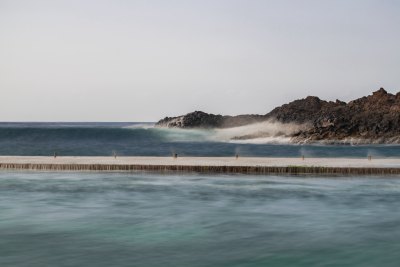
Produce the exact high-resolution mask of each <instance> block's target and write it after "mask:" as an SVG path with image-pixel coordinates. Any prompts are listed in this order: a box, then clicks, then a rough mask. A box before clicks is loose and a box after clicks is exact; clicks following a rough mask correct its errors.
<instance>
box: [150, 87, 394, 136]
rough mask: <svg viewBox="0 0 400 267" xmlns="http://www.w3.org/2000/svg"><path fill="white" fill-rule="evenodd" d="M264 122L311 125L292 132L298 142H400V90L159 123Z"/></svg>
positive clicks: (224, 124) (192, 115)
mask: <svg viewBox="0 0 400 267" xmlns="http://www.w3.org/2000/svg"><path fill="white" fill-rule="evenodd" d="M263 121H270V122H274V121H275V122H279V123H281V124H297V125H303V126H304V125H307V127H299V129H301V130H298V131H297V132H294V133H293V134H292V136H291V137H292V140H293V141H294V142H315V141H326V142H336V141H342V142H347V141H350V140H351V142H360V143H400V93H397V94H396V95H393V94H390V93H388V92H386V91H385V90H384V89H383V88H380V89H379V90H378V91H376V92H374V93H373V94H372V95H369V96H366V97H362V98H359V99H356V100H353V101H350V102H349V103H345V102H342V101H339V100H336V101H335V102H332V101H325V100H321V99H319V98H318V97H315V96H308V97H306V98H304V99H299V100H295V101H293V102H290V103H288V104H285V105H282V106H280V107H277V108H275V109H273V110H272V111H271V112H269V113H267V114H265V115H240V116H222V115H214V114H208V113H204V112H201V111H196V112H193V113H189V114H187V115H184V116H179V117H174V118H168V117H167V118H165V119H163V120H161V121H159V122H158V123H157V124H156V126H158V127H179V128H230V127H237V126H243V125H247V124H254V123H257V122H263ZM250 136H252V135H250ZM253 137H254V136H253ZM239 138H240V137H239Z"/></svg>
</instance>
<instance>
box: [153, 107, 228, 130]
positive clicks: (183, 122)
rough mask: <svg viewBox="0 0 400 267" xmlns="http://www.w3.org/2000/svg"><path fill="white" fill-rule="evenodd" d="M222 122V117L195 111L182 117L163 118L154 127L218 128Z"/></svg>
mask: <svg viewBox="0 0 400 267" xmlns="http://www.w3.org/2000/svg"><path fill="white" fill-rule="evenodd" d="M223 121H224V117H223V116H222V115H214V114H208V113H205V112H202V111H195V112H192V113H188V114H186V115H184V116H178V117H165V118H164V119H162V120H160V121H159V122H157V124H156V126H159V127H168V128H218V127H221V125H222V123H223Z"/></svg>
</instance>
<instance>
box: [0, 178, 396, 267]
mask: <svg viewBox="0 0 400 267" xmlns="http://www.w3.org/2000/svg"><path fill="white" fill-rule="evenodd" d="M399 203H400V179H399V177H325V176H324V177H318V176H311V177H310V176H307V177H304V176H286V177H285V176H263V175H204V174H195V173H193V174H173V173H171V174H157V173H148V172H133V173H99V172H93V173H90V172H85V173H80V172H28V171H27V172H8V171H7V172H6V171H2V172H0V266H30V267H31V266H143V267H150V266H152V267H153V266H185V267H190V266H218V267H221V266H398V265H399V262H400V253H399V251H400V205H399Z"/></svg>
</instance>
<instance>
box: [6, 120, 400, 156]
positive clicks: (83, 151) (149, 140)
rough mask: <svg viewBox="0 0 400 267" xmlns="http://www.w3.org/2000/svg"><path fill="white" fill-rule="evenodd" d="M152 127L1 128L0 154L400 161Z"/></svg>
mask: <svg viewBox="0 0 400 267" xmlns="http://www.w3.org/2000/svg"><path fill="white" fill-rule="evenodd" d="M153 125H154V124H153V123H135V122H124V123H0V155H29V156H48V155H53V154H54V153H57V154H58V155H60V156H63V155H64V156H107V155H110V156H111V155H113V154H114V152H115V153H116V154H117V155H120V156H170V155H171V154H172V153H177V154H179V155H181V156H234V155H236V154H239V155H241V156H266V157H300V156H302V155H304V156H307V157H367V156H373V157H399V156H400V146H398V145H349V144H347V145H344V144H340V145H298V144H289V143H287V142H284V141H282V140H279V139H278V140H271V141H270V142H268V143H265V142H260V143H246V142H245V141H242V142H234V141H230V140H229V138H228V137H227V136H226V133H224V132H223V133H222V134H221V133H218V132H215V131H212V130H179V129H158V128H154V127H152V126H153Z"/></svg>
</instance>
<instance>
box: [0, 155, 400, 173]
mask: <svg viewBox="0 0 400 267" xmlns="http://www.w3.org/2000/svg"><path fill="white" fill-rule="evenodd" d="M0 170H37V171H125V172H129V171H157V172H199V173H242V174H282V175H284V174H343V175H346V174H351V175H400V158H377V159H371V160H369V159H368V158H305V159H302V158H266V157H239V158H238V159H236V158H235V157H178V158H173V157H116V158H114V157H101V156H92V157H72V156H71V157H68V156H65V157H56V158H54V157H49V156H0Z"/></svg>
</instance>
